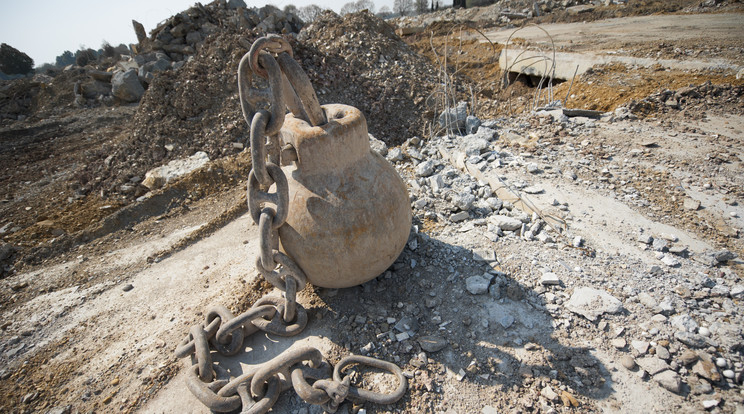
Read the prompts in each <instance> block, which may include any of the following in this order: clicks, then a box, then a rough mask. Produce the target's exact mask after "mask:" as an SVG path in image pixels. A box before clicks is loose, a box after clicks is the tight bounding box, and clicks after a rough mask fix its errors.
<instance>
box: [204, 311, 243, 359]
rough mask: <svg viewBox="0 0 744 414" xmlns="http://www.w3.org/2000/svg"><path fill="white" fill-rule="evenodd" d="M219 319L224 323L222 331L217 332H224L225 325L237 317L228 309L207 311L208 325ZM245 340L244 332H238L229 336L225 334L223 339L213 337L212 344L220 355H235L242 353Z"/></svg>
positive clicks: (221, 325)
mask: <svg viewBox="0 0 744 414" xmlns="http://www.w3.org/2000/svg"><path fill="white" fill-rule="evenodd" d="M217 318H219V319H220V320H221V321H222V323H221V324H220V329H219V330H218V331H217V332H219V331H223V330H224V326H225V324H226V323H228V322H229V321H230V320H232V319H233V318H235V317H234V316H233V314H232V312H230V310H228V309H227V308H226V307H224V306H214V307H212V308H210V309H209V310H208V311H207V319H206V321H207V323H209V324H211V322H212V321H213V320H215V319H217ZM225 332H226V331H225ZM244 339H245V337H244V336H243V331H242V330H238V331H234V332H232V331H230V332H229V333H227V334H225V333H223V335H222V337H221V338H217V336H216V335H212V337H211V341H210V342H211V343H212V345H213V346H214V347H215V348H216V349H217V352H219V353H220V354H222V355H235V354H236V353H238V351H240V348H241V346H242V345H243V340H244Z"/></svg>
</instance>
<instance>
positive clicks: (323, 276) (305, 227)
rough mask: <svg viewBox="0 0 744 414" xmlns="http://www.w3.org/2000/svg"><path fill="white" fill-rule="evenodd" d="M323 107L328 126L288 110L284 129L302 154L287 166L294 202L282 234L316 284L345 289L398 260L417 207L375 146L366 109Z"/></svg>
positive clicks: (283, 137)
mask: <svg viewBox="0 0 744 414" xmlns="http://www.w3.org/2000/svg"><path fill="white" fill-rule="evenodd" d="M322 108H323V111H324V112H325V114H326V118H327V120H328V121H327V122H326V123H325V124H323V125H319V126H312V125H311V124H309V123H308V122H306V121H304V120H302V119H299V118H296V117H294V116H293V115H292V114H287V117H286V118H285V122H284V125H283V126H282V129H281V130H280V132H279V135H280V139H281V141H282V142H283V143H284V144H291V145H292V146H293V147H294V148H295V150H296V152H297V161H295V162H293V163H292V165H289V166H285V167H283V170H284V172H285V174H286V175H287V180H288V182H289V200H290V206H289V215H288V217H287V221H286V223H285V224H284V225H283V226H282V227H280V228H279V236H280V240H281V244H282V248H283V250H284V251H285V252H286V253H287V254H288V255H289V256H290V257H292V258H293V259H294V260H295V261H296V262H297V263H298V264H299V266H300V267H301V268H302V270H303V271H304V272H305V274H306V275H307V278H308V280H309V281H310V283H312V284H313V285H315V286H320V287H326V288H344V287H350V286H355V285H358V284H361V283H364V282H367V281H369V280H371V279H373V278H375V277H377V276H378V275H380V274H381V273H382V272H384V271H385V269H387V268H388V267H390V265H392V264H393V262H394V261H395V259H396V258H397V257H398V256H399V255H400V253H401V252H402V251H403V248H404V247H405V245H406V242H407V241H408V235H409V233H410V228H411V207H410V202H409V198H408V192H407V190H406V186H405V183H403V180H402V179H401V178H400V176H399V175H398V173H397V172H396V171H395V168H393V166H392V165H390V163H388V162H387V161H386V160H385V159H384V158H382V156H380V155H379V154H377V153H376V152H374V151H372V150H371V149H370V145H369V137H368V134H367V122H366V120H365V119H364V116H363V115H362V113H361V112H360V111H359V110H358V109H356V108H354V107H351V106H347V105H340V104H331V105H323V106H322Z"/></svg>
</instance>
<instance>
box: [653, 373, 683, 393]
mask: <svg viewBox="0 0 744 414" xmlns="http://www.w3.org/2000/svg"><path fill="white" fill-rule="evenodd" d="M654 380H655V381H656V382H657V383H658V384H659V385H661V387H662V388H664V389H665V390H667V391H670V392H673V393H675V394H679V393H680V392H682V380H681V379H680V378H679V375H677V373H676V372H674V371H670V370H666V371H663V372H660V373H658V374H656V375H654Z"/></svg>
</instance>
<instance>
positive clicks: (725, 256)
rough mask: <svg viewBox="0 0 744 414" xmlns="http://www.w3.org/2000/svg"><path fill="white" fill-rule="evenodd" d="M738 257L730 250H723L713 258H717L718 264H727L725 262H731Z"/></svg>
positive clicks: (714, 254)
mask: <svg viewBox="0 0 744 414" xmlns="http://www.w3.org/2000/svg"><path fill="white" fill-rule="evenodd" d="M736 257H737V256H736V254H735V253H733V252H731V251H728V250H721V251H718V252H715V253H713V258H715V259H716V261H717V262H718V263H725V262H728V261H729V260H734V259H736Z"/></svg>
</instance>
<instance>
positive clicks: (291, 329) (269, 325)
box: [251, 296, 307, 336]
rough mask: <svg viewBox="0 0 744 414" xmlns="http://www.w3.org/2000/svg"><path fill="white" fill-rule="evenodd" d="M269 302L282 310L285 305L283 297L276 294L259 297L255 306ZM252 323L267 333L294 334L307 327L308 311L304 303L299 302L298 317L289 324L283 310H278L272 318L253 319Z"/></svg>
mask: <svg viewBox="0 0 744 414" xmlns="http://www.w3.org/2000/svg"><path fill="white" fill-rule="evenodd" d="M267 304H268V305H273V306H275V307H276V308H277V310H280V309H281V308H282V307H283V306H284V305H283V299H282V298H278V297H276V296H264V297H263V298H261V299H259V300H258V302H256V304H254V305H253V306H254V307H255V306H260V305H267ZM251 323H252V324H253V325H255V326H256V327H257V328H258V329H260V330H262V331H264V332H266V333H270V334H273V335H278V336H293V335H297V334H298V333H300V332H302V330H303V329H305V326H307V311H306V310H305V308H304V307H303V306H302V305H300V304H299V303H298V304H297V318H296V319H295V322H294V323H292V324H287V323H285V322H284V320H283V319H282V312H277V313H276V314H275V315H274V316H273V317H272V318H271V320H267V319H263V318H261V319H253V320H252V321H251Z"/></svg>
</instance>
